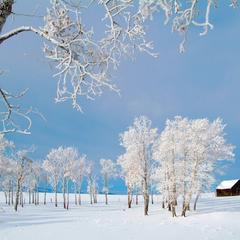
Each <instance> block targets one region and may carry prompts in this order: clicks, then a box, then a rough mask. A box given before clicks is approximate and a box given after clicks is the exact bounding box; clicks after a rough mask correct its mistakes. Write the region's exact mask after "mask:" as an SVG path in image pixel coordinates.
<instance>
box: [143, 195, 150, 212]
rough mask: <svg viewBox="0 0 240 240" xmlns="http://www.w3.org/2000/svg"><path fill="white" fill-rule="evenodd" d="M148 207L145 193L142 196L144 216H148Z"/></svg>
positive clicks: (147, 196) (147, 198)
mask: <svg viewBox="0 0 240 240" xmlns="http://www.w3.org/2000/svg"><path fill="white" fill-rule="evenodd" d="M148 206H149V195H148V194H147V193H145V194H144V215H145V216H147V215H148Z"/></svg>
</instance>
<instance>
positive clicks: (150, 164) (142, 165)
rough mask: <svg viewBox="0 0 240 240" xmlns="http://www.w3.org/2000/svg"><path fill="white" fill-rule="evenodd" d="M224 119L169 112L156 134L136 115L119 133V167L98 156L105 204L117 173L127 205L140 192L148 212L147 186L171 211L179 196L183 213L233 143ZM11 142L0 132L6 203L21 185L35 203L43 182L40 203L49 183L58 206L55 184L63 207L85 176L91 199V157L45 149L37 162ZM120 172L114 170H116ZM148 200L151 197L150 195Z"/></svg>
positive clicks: (17, 198)
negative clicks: (159, 196)
mask: <svg viewBox="0 0 240 240" xmlns="http://www.w3.org/2000/svg"><path fill="white" fill-rule="evenodd" d="M224 128H225V125H224V124H223V123H222V121H221V120H220V119H216V120H215V121H213V122H210V121H209V120H208V119H195V120H190V119H187V118H182V117H175V118H174V119H172V120H167V121H166V126H165V128H164V130H163V131H162V132H161V133H160V134H159V133H158V129H157V128H153V127H152V123H151V121H150V120H149V119H148V118H147V117H145V116H140V117H138V118H136V119H135V120H134V122H133V125H132V126H130V127H129V128H128V129H127V130H126V131H125V132H123V133H122V134H120V144H121V146H122V147H123V148H124V149H125V152H124V153H123V154H122V155H120V156H119V157H118V159H117V164H118V165H119V166H120V168H121V171H117V166H116V164H115V163H114V162H113V161H112V160H110V159H101V160H100V166H101V170H100V171H99V172H100V173H101V175H102V179H103V183H104V187H103V193H104V194H105V203H106V204H108V192H109V179H110V178H113V177H117V176H121V177H122V178H123V179H124V180H125V183H126V186H127V192H128V207H129V208H131V204H132V201H133V194H134V193H135V194H136V201H138V195H139V194H142V196H143V200H144V214H145V215H148V208H149V201H150V197H151V196H152V195H153V192H156V191H158V192H159V193H161V195H162V207H163V208H165V207H167V209H168V210H169V211H171V212H172V216H173V217H175V216H177V211H176V207H177V204H178V202H179V199H181V201H180V202H181V203H182V208H181V215H182V216H186V211H187V210H189V209H190V202H191V200H192V198H193V196H195V197H196V199H195V208H196V202H197V199H198V198H199V195H200V194H201V193H202V192H204V191H206V190H208V189H209V188H210V186H211V185H212V183H213V182H214V180H215V179H214V174H215V172H216V171H217V170H218V162H219V161H221V160H232V159H233V158H234V154H233V150H234V147H233V146H232V145H230V144H228V143H226V140H225V134H224ZM13 148H14V144H13V143H12V142H9V141H7V140H6V139H5V138H4V137H3V136H2V135H0V176H1V185H2V189H3V190H4V192H5V196H6V203H8V204H14V208H15V210H17V207H18V205H19V204H21V205H23V203H24V199H23V191H28V192H29V203H34V204H39V193H38V189H39V186H40V185H41V186H45V188H44V192H45V194H44V204H46V193H47V187H48V186H49V185H51V187H52V189H53V191H54V193H55V206H56V207H57V206H58V198H57V197H58V194H57V193H58V190H59V187H61V192H62V194H63V207H64V208H65V209H68V208H69V192H70V186H74V192H75V204H76V205H80V204H81V190H82V189H81V188H82V182H83V178H84V177H86V179H87V182H88V192H89V196H90V203H91V204H93V203H97V194H98V185H97V172H96V171H95V169H94V163H93V162H92V161H89V160H87V157H86V155H84V154H80V153H79V152H78V150H77V149H76V148H74V147H62V146H61V147H58V148H56V149H51V150H50V152H49V153H48V154H47V156H46V159H45V160H44V161H43V162H40V161H32V160H31V159H30V158H29V157H28V155H29V154H30V151H29V150H21V151H17V152H15V153H14V154H10V152H14V151H10V150H9V149H13ZM119 172H120V173H119ZM152 201H153V198H152Z"/></svg>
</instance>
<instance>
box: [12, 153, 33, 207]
mask: <svg viewBox="0 0 240 240" xmlns="http://www.w3.org/2000/svg"><path fill="white" fill-rule="evenodd" d="M28 154H29V150H26V149H24V150H19V151H17V153H16V155H15V159H16V166H15V167H16V197H15V203H14V210H15V211H17V209H18V205H19V201H20V204H21V205H22V206H23V184H24V180H25V178H26V176H28V174H29V172H30V171H31V169H32V163H33V161H32V160H31V159H30V158H28V156H27V155H28Z"/></svg>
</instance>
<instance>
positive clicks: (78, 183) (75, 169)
mask: <svg viewBox="0 0 240 240" xmlns="http://www.w3.org/2000/svg"><path fill="white" fill-rule="evenodd" d="M70 165H71V173H70V178H71V180H72V181H73V183H74V187H75V204H76V205H77V204H79V205H81V187H82V181H83V177H84V175H85V174H86V173H85V171H86V155H81V156H78V158H77V159H74V160H72V161H71V162H70ZM77 195H78V197H77Z"/></svg>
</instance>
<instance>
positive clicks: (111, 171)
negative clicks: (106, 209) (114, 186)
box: [100, 159, 116, 204]
mask: <svg viewBox="0 0 240 240" xmlns="http://www.w3.org/2000/svg"><path fill="white" fill-rule="evenodd" d="M100 165H101V174H102V176H103V182H104V187H103V192H104V194H105V204H108V192H109V183H108V182H109V178H110V177H115V176H116V168H115V164H114V163H113V161H112V160H111V159H101V160H100Z"/></svg>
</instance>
